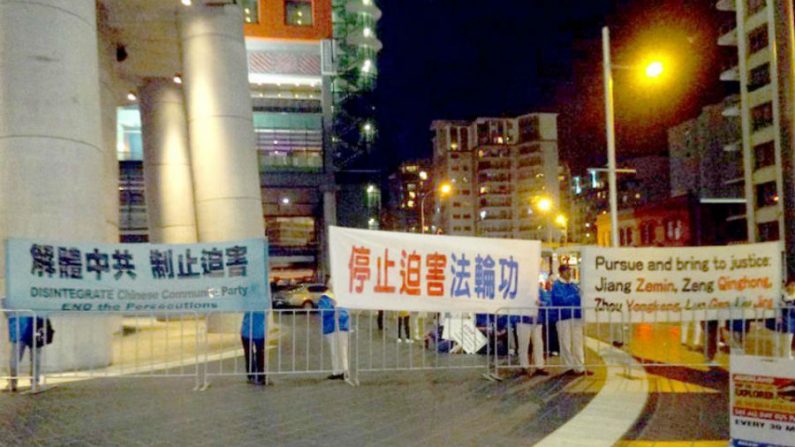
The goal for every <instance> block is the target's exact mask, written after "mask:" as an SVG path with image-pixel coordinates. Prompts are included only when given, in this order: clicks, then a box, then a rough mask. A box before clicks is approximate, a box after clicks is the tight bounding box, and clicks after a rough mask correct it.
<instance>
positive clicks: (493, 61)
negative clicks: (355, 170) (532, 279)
mask: <svg viewBox="0 0 795 447" xmlns="http://www.w3.org/2000/svg"><path fill="white" fill-rule="evenodd" d="M714 4H715V1H714V0H632V1H629V0H612V1H607V0H582V1H577V0H555V1H552V0H382V1H381V2H379V6H380V8H381V9H382V11H383V17H382V18H381V20H380V22H379V29H378V33H379V36H380V39H381V40H382V42H383V44H384V49H383V50H382V51H381V53H380V54H379V59H378V67H379V79H378V87H377V90H376V98H377V105H378V112H377V113H378V124H379V146H378V149H377V150H376V152H375V153H374V154H373V156H372V157H370V158H369V159H370V163H373V164H377V165H379V166H380V167H381V168H384V169H385V170H386V172H384V174H387V175H388V174H389V173H391V172H392V171H393V170H394V168H395V167H396V166H397V164H399V163H400V162H401V161H403V160H407V159H412V158H420V157H430V156H431V139H430V138H431V134H430V132H429V130H428V129H429V127H430V123H431V121H432V120H434V119H472V118H474V117H478V116H515V115H519V114H522V113H527V112H533V111H543V112H557V113H560V117H559V121H558V134H559V139H560V158H561V161H562V162H566V163H568V164H569V165H570V167H571V168H572V172H573V173H574V174H579V173H581V172H582V171H583V170H584V169H585V168H588V167H591V166H597V165H600V164H604V162H605V156H604V152H605V151H604V147H605V145H604V138H605V137H604V102H603V87H602V82H603V81H602V66H601V56H602V55H601V27H602V26H603V25H604V24H608V25H609V26H610V28H611V34H612V39H613V42H612V49H613V50H612V54H613V63H614V64H625V65H629V64H631V63H632V62H633V61H636V60H639V56H640V55H643V54H648V53H650V52H655V53H660V54H665V55H667V56H668V57H669V58H670V61H671V66H670V71H669V73H670V75H669V76H668V77H667V78H666V80H665V81H662V82H664V83H663V84H662V85H655V86H653V87H649V86H647V85H640V84H639V82H638V81H637V79H636V73H634V72H631V71H617V72H615V74H614V77H615V97H616V131H617V134H618V141H617V152H618V157H619V160H620V159H621V158H622V157H626V156H632V155H639V154H662V153H665V152H666V148H667V140H666V133H665V130H666V129H667V128H668V127H670V126H671V125H674V124H676V123H678V122H681V121H684V120H686V119H689V118H692V117H694V116H696V115H698V113H699V110H700V109H701V107H703V106H704V105H707V104H709V103H713V102H717V101H719V100H720V99H721V98H722V97H723V96H724V95H725V94H727V93H728V92H730V89H731V87H730V86H727V85H724V84H726V83H723V82H721V81H719V79H718V76H719V73H720V68H721V65H722V64H723V63H724V62H725V61H726V60H727V59H728V56H730V55H731V52H732V51H736V48H734V47H731V48H722V47H719V46H717V36H718V33H717V29H718V27H719V25H720V24H721V23H724V22H727V21H729V20H731V19H732V18H733V17H732V14H731V13H725V12H720V11H717V10H716V9H715V8H714ZM673 72H675V73H673ZM734 88H736V87H734Z"/></svg>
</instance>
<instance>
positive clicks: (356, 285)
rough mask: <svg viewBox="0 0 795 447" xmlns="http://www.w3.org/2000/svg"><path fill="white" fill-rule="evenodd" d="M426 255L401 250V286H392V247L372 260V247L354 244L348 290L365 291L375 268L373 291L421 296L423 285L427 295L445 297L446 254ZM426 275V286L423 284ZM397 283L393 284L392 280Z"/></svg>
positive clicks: (349, 261) (350, 258) (349, 264)
mask: <svg viewBox="0 0 795 447" xmlns="http://www.w3.org/2000/svg"><path fill="white" fill-rule="evenodd" d="M424 257H425V262H424V265H423V255H422V254H419V253H417V251H416V250H411V251H409V250H401V258H400V271H399V273H400V287H399V288H398V287H396V286H397V285H396V284H395V285H391V284H390V282H389V280H390V278H389V276H390V273H394V272H393V271H394V269H395V267H396V266H395V264H396V261H395V259H394V258H393V259H390V255H389V249H388V248H387V249H384V253H383V255H382V256H375V263H374V264H375V265H373V263H372V260H373V259H372V258H373V256H372V255H371V250H370V248H369V247H366V246H356V245H354V246H353V247H351V253H350V257H349V259H348V292H349V293H358V294H360V293H363V292H364V291H365V288H366V287H369V286H368V283H370V280H371V279H372V276H373V275H372V268H373V267H375V268H376V274H375V284H373V288H372V291H373V292H374V293H398V294H400V295H408V296H420V295H422V292H423V288H424V289H425V293H426V295H427V296H432V297H436V296H444V293H445V285H444V283H445V281H446V279H447V277H446V269H447V263H448V262H447V255H446V254H443V253H439V252H434V253H428V254H426V255H424ZM423 278H424V282H425V284H424V287H423ZM393 284H394V283H393Z"/></svg>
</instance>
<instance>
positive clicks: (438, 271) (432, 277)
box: [425, 253, 447, 296]
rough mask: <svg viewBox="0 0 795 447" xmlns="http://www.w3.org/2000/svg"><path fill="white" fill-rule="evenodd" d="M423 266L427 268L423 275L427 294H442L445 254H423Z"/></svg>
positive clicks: (445, 263)
mask: <svg viewBox="0 0 795 447" xmlns="http://www.w3.org/2000/svg"><path fill="white" fill-rule="evenodd" d="M425 267H427V268H428V270H427V273H426V275H425V283H426V286H427V290H428V296H444V281H445V275H444V272H445V268H446V267H447V256H445V255H443V254H441V253H430V254H428V255H426V256H425Z"/></svg>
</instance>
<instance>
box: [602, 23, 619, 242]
mask: <svg viewBox="0 0 795 447" xmlns="http://www.w3.org/2000/svg"><path fill="white" fill-rule="evenodd" d="M602 66H603V69H604V81H605V129H606V132H607V184H608V195H609V197H610V246H611V247H618V192H617V191H616V189H617V188H616V129H615V124H616V123H615V115H614V109H613V69H612V67H611V65H610V29H609V28H608V27H606V26H605V27H603V28H602Z"/></svg>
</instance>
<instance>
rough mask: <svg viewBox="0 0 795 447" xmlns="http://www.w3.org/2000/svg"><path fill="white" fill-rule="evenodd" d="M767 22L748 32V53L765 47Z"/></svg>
mask: <svg viewBox="0 0 795 447" xmlns="http://www.w3.org/2000/svg"><path fill="white" fill-rule="evenodd" d="M767 44H768V43H767V24H765V25H761V26H759V27H757V28H754V30H753V31H751V32H750V33H749V34H748V54H749V55H751V54H754V53H756V52H757V51H759V50H762V49H764V48H767Z"/></svg>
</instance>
